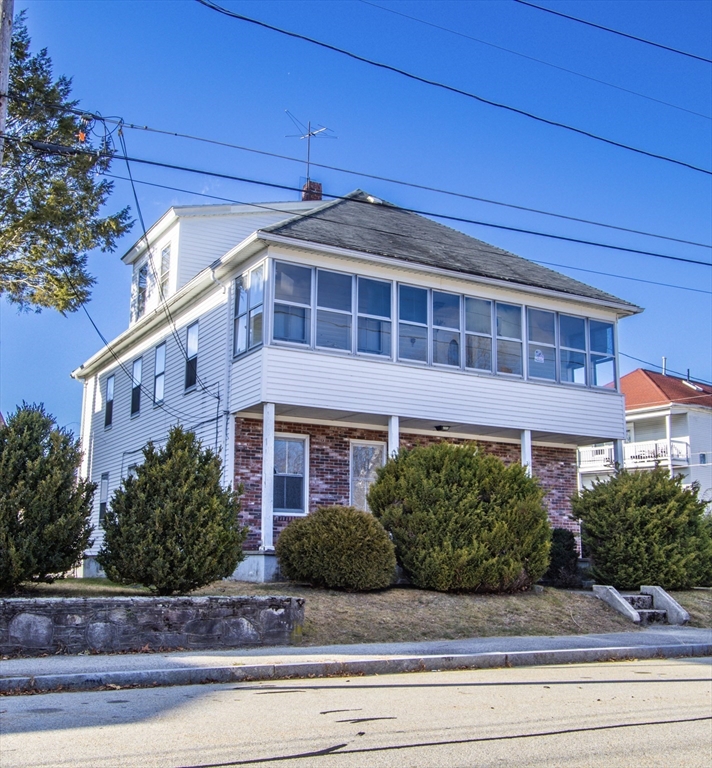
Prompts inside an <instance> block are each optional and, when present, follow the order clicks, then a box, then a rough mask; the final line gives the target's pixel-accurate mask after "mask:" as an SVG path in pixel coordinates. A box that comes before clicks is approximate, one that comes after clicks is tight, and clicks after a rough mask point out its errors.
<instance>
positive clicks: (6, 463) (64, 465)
mask: <svg viewBox="0 0 712 768" xmlns="http://www.w3.org/2000/svg"><path fill="white" fill-rule="evenodd" d="M80 461H81V452H80V450H79V442H78V441H75V440H74V439H73V438H72V436H71V434H70V433H68V432H66V431H65V430H63V429H59V428H58V427H57V426H56V424H55V422H54V419H53V418H52V417H51V416H49V415H48V414H47V413H46V412H45V410H44V407H43V406H42V405H27V404H23V405H22V407H21V408H18V409H17V411H16V412H15V413H14V414H12V415H11V416H10V417H9V419H8V422H7V425H6V426H4V427H0V590H2V591H10V590H13V589H15V588H16V587H17V585H18V584H19V583H20V582H22V581H28V580H34V581H52V580H53V579H54V578H56V577H57V576H60V575H61V574H62V573H64V572H65V571H68V570H69V569H70V568H72V567H74V566H75V565H76V564H77V563H78V562H79V560H80V559H81V556H82V553H83V552H84V550H85V549H87V547H89V546H90V545H91V541H90V536H91V532H92V528H91V525H90V523H89V517H90V515H91V506H92V499H93V495H94V488H95V486H94V484H93V483H89V482H87V481H85V480H78V479H77V469H78V467H79V463H80Z"/></svg>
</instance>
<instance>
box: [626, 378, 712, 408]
mask: <svg viewBox="0 0 712 768" xmlns="http://www.w3.org/2000/svg"><path fill="white" fill-rule="evenodd" d="M621 392H623V394H624V395H625V408H626V410H627V411H630V410H633V409H635V408H649V407H652V406H655V405H668V404H669V403H679V404H680V405H701V406H704V407H707V408H712V387H711V386H710V385H709V384H700V383H699V382H698V381H686V380H685V379H680V378H678V377H677V376H663V375H662V373H653V371H646V370H645V369H643V368H637V369H636V370H635V371H632V372H631V373H627V374H626V375H625V376H621Z"/></svg>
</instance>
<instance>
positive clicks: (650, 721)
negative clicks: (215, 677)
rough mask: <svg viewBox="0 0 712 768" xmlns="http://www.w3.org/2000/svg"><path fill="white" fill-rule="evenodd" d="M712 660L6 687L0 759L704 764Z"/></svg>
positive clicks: (127, 765) (179, 763) (42, 766)
mask: <svg viewBox="0 0 712 768" xmlns="http://www.w3.org/2000/svg"><path fill="white" fill-rule="evenodd" d="M711 677H712V659H709V658H707V659H685V660H655V661H638V662H609V663H602V664H580V665H569V666H557V667H531V668H515V669H498V670H470V671H463V672H431V673H420V674H409V675H389V676H381V677H368V678H340V679H326V680H295V681H289V682H280V683H258V684H246V683H243V684H237V685H236V684H231V685H203V686H187V687H174V688H158V689H135V690H127V689H123V690H110V691H100V692H93V693H52V694H44V695H36V696H12V697H3V698H0V766H2V768H20V767H22V768H24V767H25V766H32V767H33V768H50V767H51V768H89V767H91V768H109V767H111V768H114V767H116V768H119V767H120V768H148V767H149V766H150V767H151V768H154V767H155V768H188V767H190V768H208V766H224V767H225V768H227V766H239V765H254V766H263V765H264V766H271V765H274V766H275V767H277V766H287V767H297V766H298V768H309V766H315V767H317V766H318V767H319V768H355V767H356V766H359V767H360V766H368V768H371V767H372V766H373V767H375V768H377V767H379V766H388V767H390V766H408V767H410V766H414V767H416V766H417V767H421V766H422V767H423V768H438V767H439V766H443V767H445V766H447V768H457V767H459V766H462V767H463V768H480V767H484V766H497V767H498V768H499V767H500V766H510V765H512V766H515V765H516V766H547V768H548V767H550V766H599V767H600V766H605V768H615V766H625V767H626V768H629V767H630V766H645V767H646V768H648V767H650V766H665V768H671V767H674V766H684V767H685V768H695V766H702V767H704V768H709V766H710V765H712V680H711Z"/></svg>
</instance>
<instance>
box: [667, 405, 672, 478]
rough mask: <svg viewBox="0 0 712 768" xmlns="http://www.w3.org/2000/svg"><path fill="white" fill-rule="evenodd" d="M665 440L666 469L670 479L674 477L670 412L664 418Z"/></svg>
mask: <svg viewBox="0 0 712 768" xmlns="http://www.w3.org/2000/svg"><path fill="white" fill-rule="evenodd" d="M665 440H666V441H667V455H668V469H669V470H670V477H674V473H673V471H672V413H671V412H670V411H668V412H667V414H666V416H665Z"/></svg>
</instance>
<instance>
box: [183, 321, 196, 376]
mask: <svg viewBox="0 0 712 768" xmlns="http://www.w3.org/2000/svg"><path fill="white" fill-rule="evenodd" d="M185 350H186V360H185V389H186V391H187V390H189V389H192V388H193V387H194V386H195V385H196V383H197V381H198V323H197V322H195V323H193V324H192V325H189V326H188V330H187V331H186V345H185Z"/></svg>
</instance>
